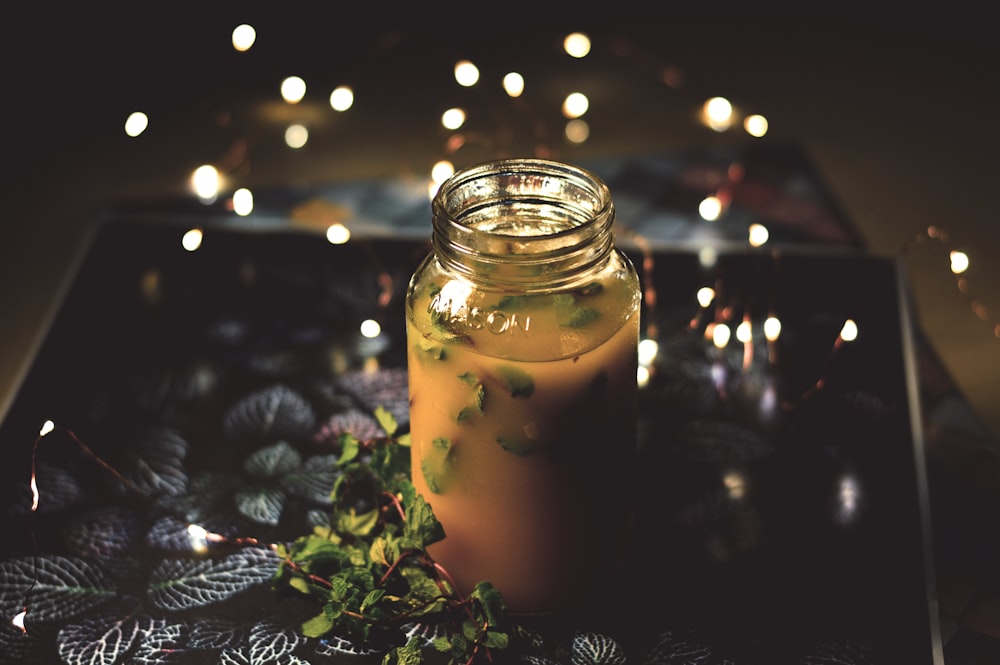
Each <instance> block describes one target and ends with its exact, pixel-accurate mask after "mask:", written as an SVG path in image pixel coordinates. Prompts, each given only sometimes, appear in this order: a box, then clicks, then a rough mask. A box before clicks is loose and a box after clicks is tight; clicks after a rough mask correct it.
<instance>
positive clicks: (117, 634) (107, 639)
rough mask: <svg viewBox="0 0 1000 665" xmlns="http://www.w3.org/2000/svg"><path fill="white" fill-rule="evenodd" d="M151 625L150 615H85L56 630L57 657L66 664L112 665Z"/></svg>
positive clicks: (152, 625) (149, 629) (151, 627)
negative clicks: (75, 621) (85, 616)
mask: <svg viewBox="0 0 1000 665" xmlns="http://www.w3.org/2000/svg"><path fill="white" fill-rule="evenodd" d="M153 628H154V622H153V620H152V619H150V618H149V617H133V616H125V617H119V616H117V615H97V616H93V617H87V618H85V619H82V620H81V621H80V622H78V623H74V624H70V625H67V626H64V627H63V629H62V630H60V631H59V639H58V644H59V657H60V658H61V659H62V662H63V663H66V665H114V663H116V662H118V660H119V659H120V658H122V656H124V654H126V653H127V652H128V651H129V650H130V649H131V648H132V644H133V643H134V642H135V641H136V640H137V639H141V638H142V636H143V634H148V633H149V632H150V631H152V630H153Z"/></svg>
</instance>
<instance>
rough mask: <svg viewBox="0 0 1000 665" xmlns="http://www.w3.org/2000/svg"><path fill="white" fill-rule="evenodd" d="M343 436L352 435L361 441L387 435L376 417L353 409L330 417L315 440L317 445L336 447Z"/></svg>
mask: <svg viewBox="0 0 1000 665" xmlns="http://www.w3.org/2000/svg"><path fill="white" fill-rule="evenodd" d="M387 408H388V407H387ZM341 434H352V435H353V436H354V437H355V438H356V439H360V440H361V441H367V440H369V439H375V438H380V437H384V436H385V435H386V433H385V430H383V429H382V426H381V425H379V424H378V421H377V420H376V419H375V417H374V416H372V415H371V414H370V413H366V412H364V411H362V410H361V409H353V408H352V409H348V410H346V411H343V412H340V413H335V414H333V415H332V416H330V417H329V418H328V419H327V421H326V423H324V424H323V427H321V428H320V430H319V432H317V433H316V436H315V437H313V440H314V441H316V442H317V443H322V444H328V445H329V444H332V445H335V444H337V442H338V441H337V440H338V437H340V435H341Z"/></svg>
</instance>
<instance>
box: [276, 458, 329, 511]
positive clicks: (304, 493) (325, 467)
mask: <svg viewBox="0 0 1000 665" xmlns="http://www.w3.org/2000/svg"><path fill="white" fill-rule="evenodd" d="M339 475H340V469H339V467H338V466H337V456H336V455H317V456H314V457H310V458H309V459H307V460H306V461H305V464H303V465H302V466H300V467H299V468H297V469H295V470H294V471H292V472H291V473H287V474H285V475H284V476H282V477H281V479H280V482H281V486H282V487H283V488H285V489H286V490H287V491H288V493H289V494H291V495H293V496H297V497H299V498H302V499H308V500H310V501H314V502H316V503H322V504H326V505H328V504H330V503H332V502H333V499H332V498H331V497H330V494H331V493H332V492H333V485H334V483H335V482H336V481H337V477H338V476H339Z"/></svg>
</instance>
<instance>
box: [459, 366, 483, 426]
mask: <svg viewBox="0 0 1000 665" xmlns="http://www.w3.org/2000/svg"><path fill="white" fill-rule="evenodd" d="M458 378H459V379H461V380H462V381H463V382H464V383H466V384H468V385H469V387H470V388H472V398H471V402H470V403H469V404H468V405H467V406H464V407H462V410H461V411H459V412H458V417H457V418H456V419H455V420H456V421H457V422H459V423H463V422H465V421H467V420H468V419H470V418H472V417H473V416H474V415H476V414H478V413H482V412H483V402H484V401H485V400H486V388H485V386H483V384H482V382H481V381H480V380H479V377H478V376H476V375H475V374H473V373H472V372H465V373H464V374H459V375H458Z"/></svg>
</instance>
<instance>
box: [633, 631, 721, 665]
mask: <svg viewBox="0 0 1000 665" xmlns="http://www.w3.org/2000/svg"><path fill="white" fill-rule="evenodd" d="M711 658H712V649H711V648H709V647H708V646H706V645H705V644H702V643H700V642H699V641H697V640H694V639H691V637H690V636H687V635H678V634H676V633H674V632H672V631H666V632H664V633H661V634H660V635H659V637H658V638H657V640H656V644H655V645H654V646H653V648H652V649H651V650H650V652H649V653H648V654H646V657H645V658H644V659H643V663H644V664H645V665H699V664H701V663H704V664H705V665H708V664H709V663H710V662H712V661H711Z"/></svg>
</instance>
